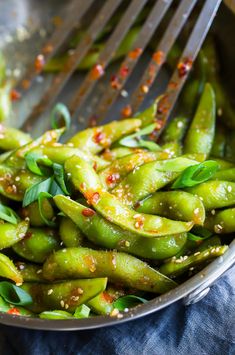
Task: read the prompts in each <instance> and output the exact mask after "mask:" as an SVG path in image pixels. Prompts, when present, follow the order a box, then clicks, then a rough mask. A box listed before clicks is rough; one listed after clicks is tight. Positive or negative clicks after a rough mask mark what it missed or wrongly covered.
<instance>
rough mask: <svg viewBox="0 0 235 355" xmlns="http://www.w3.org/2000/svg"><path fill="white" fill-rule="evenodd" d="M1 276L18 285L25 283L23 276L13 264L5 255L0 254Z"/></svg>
mask: <svg viewBox="0 0 235 355" xmlns="http://www.w3.org/2000/svg"><path fill="white" fill-rule="evenodd" d="M0 276H1V277H4V278H7V279H10V280H12V281H14V282H15V283H17V284H21V283H22V282H23V278H22V275H21V274H20V272H19V271H18V270H17V268H16V266H15V265H14V264H13V262H12V261H11V260H10V259H9V258H8V257H7V256H6V255H4V254H2V253H0Z"/></svg>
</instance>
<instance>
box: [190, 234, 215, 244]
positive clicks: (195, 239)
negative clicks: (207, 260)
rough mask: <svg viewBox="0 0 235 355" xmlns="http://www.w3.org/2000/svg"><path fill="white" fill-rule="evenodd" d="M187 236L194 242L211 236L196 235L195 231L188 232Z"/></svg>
mask: <svg viewBox="0 0 235 355" xmlns="http://www.w3.org/2000/svg"><path fill="white" fill-rule="evenodd" d="M187 237H188V239H189V240H193V241H194V242H198V241H201V240H205V239H207V238H210V236H204V237H201V236H198V235H195V234H193V233H187Z"/></svg>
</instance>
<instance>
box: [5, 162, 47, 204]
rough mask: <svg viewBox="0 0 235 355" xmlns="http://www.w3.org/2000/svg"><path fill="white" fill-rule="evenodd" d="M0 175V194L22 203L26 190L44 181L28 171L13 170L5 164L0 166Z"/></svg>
mask: <svg viewBox="0 0 235 355" xmlns="http://www.w3.org/2000/svg"><path fill="white" fill-rule="evenodd" d="M0 175H1V180H0V194H2V195H3V196H5V197H8V198H9V199H11V200H15V201H22V200H23V197H24V193H25V191H26V190H27V188H29V187H31V186H32V185H34V184H37V183H39V182H41V181H43V180H44V179H45V178H44V177H41V176H38V175H35V174H33V173H31V172H30V171H28V170H25V169H14V168H12V167H9V166H7V165H5V164H0Z"/></svg>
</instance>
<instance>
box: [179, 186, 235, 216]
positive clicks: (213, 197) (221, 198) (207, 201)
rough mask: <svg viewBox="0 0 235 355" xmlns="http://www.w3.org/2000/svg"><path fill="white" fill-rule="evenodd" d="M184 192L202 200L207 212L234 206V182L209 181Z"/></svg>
mask: <svg viewBox="0 0 235 355" xmlns="http://www.w3.org/2000/svg"><path fill="white" fill-rule="evenodd" d="M185 190H186V191H187V192H190V193H191V194H194V195H197V196H198V197H199V198H200V199H201V200H202V202H203V205H204V207H205V209H206V210H207V211H208V210H213V209H216V208H223V207H227V206H232V205H234V204H235V183H234V182H230V181H218V180H209V181H206V182H204V183H202V184H200V185H197V186H194V187H189V188H187V189H185Z"/></svg>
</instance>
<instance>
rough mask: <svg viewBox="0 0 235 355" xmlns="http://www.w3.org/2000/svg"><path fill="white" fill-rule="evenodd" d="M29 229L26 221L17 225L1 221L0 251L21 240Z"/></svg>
mask: <svg viewBox="0 0 235 355" xmlns="http://www.w3.org/2000/svg"><path fill="white" fill-rule="evenodd" d="M28 227H29V223H28V221H21V222H19V223H18V224H12V223H7V222H4V221H2V220H1V223H0V235H1V238H0V250H1V249H4V248H9V247H11V246H13V245H14V244H16V243H17V242H19V241H20V240H21V239H23V238H24V237H25V235H26V233H27V230H28Z"/></svg>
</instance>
